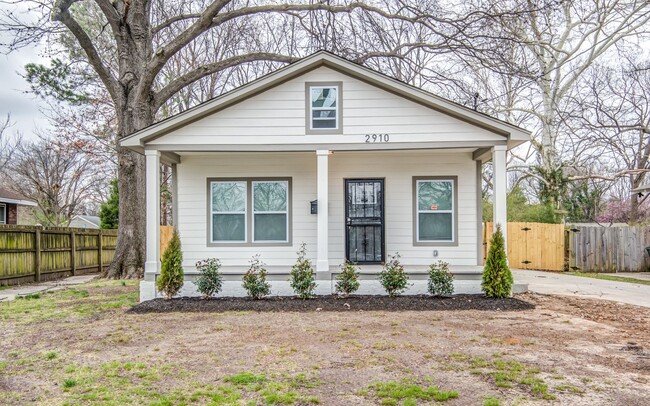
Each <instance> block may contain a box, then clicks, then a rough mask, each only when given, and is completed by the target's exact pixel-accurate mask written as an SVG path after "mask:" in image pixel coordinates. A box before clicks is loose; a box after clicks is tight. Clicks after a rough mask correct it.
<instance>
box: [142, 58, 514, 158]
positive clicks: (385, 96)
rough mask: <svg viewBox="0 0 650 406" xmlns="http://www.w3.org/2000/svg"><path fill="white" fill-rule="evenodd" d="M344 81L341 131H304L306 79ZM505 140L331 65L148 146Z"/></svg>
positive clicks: (181, 129) (187, 126)
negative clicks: (379, 137) (386, 137)
mask: <svg viewBox="0 0 650 406" xmlns="http://www.w3.org/2000/svg"><path fill="white" fill-rule="evenodd" d="M323 81H325V82H334V81H337V82H343V94H342V102H343V114H342V116H343V135H328V136H323V135H305V82H323ZM373 133H382V134H390V137H391V142H425V141H429V142H431V141H433V142H436V141H482V142H486V141H505V138H504V137H501V136H499V135H496V134H494V133H492V132H489V131H487V130H483V129H481V128H479V127H476V126H473V125H471V124H469V123H466V122H464V121H461V120H458V119H456V118H453V117H451V116H448V115H446V114H443V113H440V112H438V111H435V110H432V109H430V108H427V107H424V106H422V105H420V104H417V103H414V102H411V101H409V100H406V99H404V98H402V97H400V96H397V95H395V94H393V93H389V92H387V91H384V90H381V89H379V88H377V87H375V86H372V85H369V84H367V83H365V82H362V81H360V80H357V79H354V78H351V77H349V76H346V75H344V74H342V73H340V72H336V71H334V70H331V69H328V68H324V67H323V68H318V69H315V70H314V71H311V72H309V73H306V74H305V75H303V76H300V77H298V78H296V79H293V80H290V81H288V82H286V83H283V84H281V85H279V86H277V87H275V88H272V89H270V90H268V91H266V92H264V93H261V94H259V95H256V96H254V97H252V98H250V99H247V100H245V101H243V102H241V103H238V104H236V105H234V106H231V107H229V108H226V109H224V110H222V111H219V112H217V113H215V114H213V115H211V116H208V117H205V118H203V119H200V120H197V121H196V122H194V123H191V124H188V125H186V126H184V127H182V128H179V129H177V130H174V131H172V132H171V133H169V134H167V135H165V136H163V137H161V138H158V139H157V140H154V141H151V142H150V143H149V144H150V145H179V144H183V145H187V144H192V145H195V144H196V145H200V144H203V145H215V144H222V145H226V144H244V145H246V144H255V143H259V142H260V139H259V137H261V136H263V137H264V141H263V142H264V143H268V144H274V143H278V144H282V143H286V142H287V138H286V136H300V137H296V139H295V140H293V141H290V142H295V143H309V144H315V143H316V144H317V143H363V142H364V141H365V134H373Z"/></svg>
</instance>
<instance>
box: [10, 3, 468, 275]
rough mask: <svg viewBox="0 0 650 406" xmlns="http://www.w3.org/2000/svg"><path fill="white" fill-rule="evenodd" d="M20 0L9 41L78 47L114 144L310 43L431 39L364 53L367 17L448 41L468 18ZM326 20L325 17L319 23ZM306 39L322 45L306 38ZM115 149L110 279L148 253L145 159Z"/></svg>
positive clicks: (402, 10)
mask: <svg viewBox="0 0 650 406" xmlns="http://www.w3.org/2000/svg"><path fill="white" fill-rule="evenodd" d="M371 1H372V0H371ZM5 3H14V2H12V1H5ZM14 4H15V3H14ZM20 4H21V5H24V4H27V5H28V6H29V7H30V9H29V13H28V14H27V13H25V14H23V15H21V14H20V13H19V12H11V13H7V14H5V16H4V18H3V21H2V27H3V29H4V30H5V31H8V32H9V33H10V34H11V35H13V38H14V39H13V41H12V42H11V43H10V44H9V45H8V46H9V48H10V49H16V48H18V47H21V46H25V45H28V44H32V43H35V42H39V41H42V40H43V38H49V43H50V44H51V45H50V48H51V49H56V47H57V45H58V44H61V43H63V44H64V45H65V44H67V45H68V47H69V48H75V49H78V50H79V51H78V52H71V53H70V58H71V63H72V64H74V65H76V66H75V68H76V69H78V71H81V72H86V73H87V76H88V77H92V78H94V79H97V80H98V82H99V83H101V86H102V88H103V91H105V92H106V93H107V94H108V95H109V97H110V100H111V103H112V105H113V107H114V109H115V123H116V124H115V141H116V142H118V141H119V140H120V139H122V138H123V137H125V136H127V135H129V134H131V133H133V132H135V131H137V130H140V129H142V128H145V127H147V126H149V125H151V124H152V123H153V122H154V121H156V119H157V118H160V115H161V114H173V113H174V112H177V111H180V110H182V109H185V108H187V107H188V105H189V104H190V103H194V102H195V101H196V100H197V99H203V98H205V97H206V96H207V95H214V94H215V93H219V92H221V91H223V90H225V89H227V88H229V87H231V86H233V85H237V84H238V83H242V82H244V81H247V80H250V79H251V78H254V77H256V76H258V75H261V74H264V73H266V72H268V71H270V70H271V69H273V68H276V67H278V66H280V65H282V64H286V63H289V62H292V61H294V60H296V59H297V57H299V56H300V55H304V54H305V53H307V52H309V51H311V50H313V47H314V46H317V47H325V48H327V49H337V50H341V51H342V52H341V53H342V54H343V56H347V57H355V56H356V58H354V59H357V60H359V61H361V62H367V63H369V61H370V60H371V59H373V58H388V57H398V58H400V57H403V55H405V54H407V53H409V52H411V51H412V50H414V49H418V48H424V47H426V46H428V44H420V43H414V44H410V45H408V46H401V45H399V46H395V47H392V48H390V47H389V48H388V49H381V50H375V51H373V52H372V53H371V52H365V50H366V48H367V47H363V48H361V47H357V46H358V45H359V43H360V42H363V39H359V38H360V37H359V35H361V34H363V33H365V32H369V31H370V28H369V27H368V24H369V23H371V22H377V21H380V20H382V19H386V20H395V21H403V22H405V23H412V24H420V25H424V26H426V27H427V28H428V30H429V32H430V33H429V34H427V35H429V36H433V33H439V35H440V36H441V37H443V38H445V42H447V43H448V41H447V39H448V38H450V35H453V34H454V33H457V32H459V31H460V30H461V28H459V27H458V25H460V23H459V22H458V21H464V19H461V20H458V21H456V20H454V19H452V18H450V17H449V15H445V14H444V13H441V12H440V10H439V8H438V7H437V5H435V4H433V3H431V2H428V1H425V0H412V1H409V2H404V1H402V0H386V1H382V0H376V1H375V2H373V3H372V4H370V3H364V2H355V1H347V0H332V1H329V0H327V1H311V0H305V1H293V2H288V3H279V2H263V1H259V2H258V1H252V0H241V1H235V0H193V1H190V0H165V1H163V0H130V1H126V0H112V1H111V0H95V1H90V0H56V1H41V0H27V1H22V2H20ZM439 15H442V16H443V17H438V16H439ZM50 16H51V17H52V21H50V20H49V18H50ZM323 17H326V18H329V19H330V20H329V21H323ZM472 17H473V18H481V16H480V15H478V14H472ZM333 18H339V21H345V19H347V21H348V22H352V23H351V24H349V25H343V26H345V27H347V29H346V30H345V31H343V32H338V28H339V27H341V26H342V24H339V25H336V24H334V21H333V20H332V19H333ZM328 24H329V26H328ZM323 26H325V27H329V28H327V29H319V30H320V31H318V32H317V31H315V30H314V31H310V30H309V29H308V28H307V27H323ZM446 27H452V29H451V30H450V33H451V34H449V35H448V34H446V33H445V31H446V29H447V28H446ZM308 38H319V39H318V41H321V42H320V43H318V42H314V43H312V44H310V43H309V41H308ZM355 41H356V42H355ZM368 43H369V42H368ZM314 44H317V45H314ZM325 44H327V46H325ZM352 45H354V46H352ZM357 49H362V50H363V51H362V52H363V54H364V55H365V57H364V56H363V55H359V53H358V51H357ZM366 54H367V55H366ZM188 60H193V63H190V64H188V63H186V62H187V61H188ZM45 84H49V83H48V82H47V81H46V82H45ZM80 84H83V83H82V81H80V80H77V81H73V82H72V83H68V85H69V86H68V87H66V86H63V87H61V86H59V87H58V88H57V89H55V91H56V92H55V93H56V94H57V95H59V96H63V97H70V96H75V95H74V92H73V93H72V94H70V92H69V90H74V88H75V87H76V86H78V85H80ZM73 99H75V98H74V97H73ZM116 151H117V162H118V179H119V190H120V192H121V193H120V213H121V215H120V221H119V237H118V247H117V249H116V253H115V259H114V261H113V263H112V264H111V266H110V268H109V270H108V273H107V276H109V277H136V276H139V275H140V274H141V272H142V268H143V264H144V259H145V258H144V253H145V251H144V246H145V235H144V229H145V227H144V221H145V216H144V208H145V204H144V196H143V194H142V193H139V191H141V190H143V189H144V159H143V157H142V156H140V155H139V154H137V153H135V152H133V151H130V150H128V149H126V148H122V147H120V146H119V145H117V146H116Z"/></svg>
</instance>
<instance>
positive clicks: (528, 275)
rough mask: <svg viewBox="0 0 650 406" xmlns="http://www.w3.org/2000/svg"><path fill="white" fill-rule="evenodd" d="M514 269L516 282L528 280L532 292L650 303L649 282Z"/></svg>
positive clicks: (642, 304) (628, 302)
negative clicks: (619, 280)
mask: <svg viewBox="0 0 650 406" xmlns="http://www.w3.org/2000/svg"><path fill="white" fill-rule="evenodd" d="M512 273H513V276H514V278H515V283H527V284H528V290H529V291H531V292H536V293H544V294H551V295H566V296H578V297H585V298H590V299H604V300H612V301H615V302H620V303H627V304H631V305H637V306H644V307H650V285H640V284H636V283H629V282H613V281H607V280H602V279H594V278H588V277H582V276H572V275H567V274H562V273H553V272H540V271H527V270H526V271H525V270H521V269H515V270H513V271H512Z"/></svg>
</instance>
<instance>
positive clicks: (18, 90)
mask: <svg viewBox="0 0 650 406" xmlns="http://www.w3.org/2000/svg"><path fill="white" fill-rule="evenodd" d="M10 7H13V8H14V9H15V8H16V6H8V5H6V4H0V10H5V9H8V8H10ZM0 42H2V43H6V42H7V38H2V37H0ZM5 51H6V50H5V49H1V48H0V52H3V53H1V54H0V119H1V120H4V118H5V117H6V116H7V114H11V121H12V122H14V123H15V125H14V126H13V128H12V129H13V130H14V131H20V132H21V133H22V134H23V135H24V136H25V137H26V138H31V137H32V136H33V132H34V129H36V128H42V129H46V128H47V127H48V123H47V119H46V118H45V116H44V115H43V113H41V112H40V111H39V106H41V105H42V104H43V103H42V102H41V101H40V100H39V99H38V98H36V97H35V96H34V95H32V94H30V93H27V91H28V90H29V84H28V83H27V81H26V80H25V79H23V78H22V76H21V74H22V73H23V72H24V66H25V64H27V63H29V62H39V63H43V64H47V63H48V62H47V60H46V59H44V58H41V57H40V56H39V53H38V51H37V50H36V49H35V48H24V49H21V50H18V51H15V52H12V53H10V54H8V55H6V54H4V52H5Z"/></svg>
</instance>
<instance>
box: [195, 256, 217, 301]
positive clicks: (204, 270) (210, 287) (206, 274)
mask: <svg viewBox="0 0 650 406" xmlns="http://www.w3.org/2000/svg"><path fill="white" fill-rule="evenodd" d="M196 269H197V270H198V271H199V273H200V275H199V277H198V278H197V279H196V289H197V290H198V291H199V292H200V293H201V294H202V295H203V298H204V299H208V298H209V297H211V296H213V295H215V294H217V293H219V292H221V287H222V286H223V275H221V272H219V269H221V262H220V261H219V260H218V259H217V258H208V259H203V260H201V261H199V262H197V263H196Z"/></svg>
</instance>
